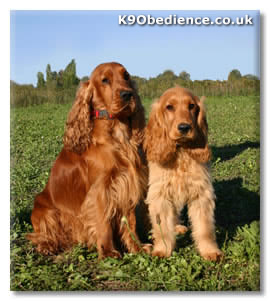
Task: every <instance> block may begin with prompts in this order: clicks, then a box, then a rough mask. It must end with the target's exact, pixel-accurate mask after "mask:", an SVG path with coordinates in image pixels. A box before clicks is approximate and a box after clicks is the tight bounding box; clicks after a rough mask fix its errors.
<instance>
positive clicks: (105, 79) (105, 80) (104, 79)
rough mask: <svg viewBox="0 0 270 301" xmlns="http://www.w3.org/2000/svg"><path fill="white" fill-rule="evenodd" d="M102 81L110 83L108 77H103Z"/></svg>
mask: <svg viewBox="0 0 270 301" xmlns="http://www.w3.org/2000/svg"><path fill="white" fill-rule="evenodd" d="M102 82H103V84H109V83H110V81H109V80H108V78H106V77H105V78H103V79H102Z"/></svg>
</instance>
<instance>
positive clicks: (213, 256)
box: [201, 249, 224, 261]
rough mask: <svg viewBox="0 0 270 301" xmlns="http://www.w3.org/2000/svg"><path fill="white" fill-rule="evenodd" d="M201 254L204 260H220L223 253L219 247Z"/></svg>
mask: <svg viewBox="0 0 270 301" xmlns="http://www.w3.org/2000/svg"><path fill="white" fill-rule="evenodd" d="M201 256H202V257H203V258H204V259H206V260H211V261H220V260H221V259H222V257H223V256H224V254H223V252H221V251H220V250H219V249H215V250H212V251H208V252H205V253H201Z"/></svg>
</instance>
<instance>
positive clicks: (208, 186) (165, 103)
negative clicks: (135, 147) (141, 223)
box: [144, 86, 222, 260]
mask: <svg viewBox="0 0 270 301" xmlns="http://www.w3.org/2000/svg"><path fill="white" fill-rule="evenodd" d="M207 134H208V125H207V121H206V115H205V109H204V105H203V99H199V98H198V97H197V96H194V95H193V94H192V93H191V92H190V91H189V90H187V89H184V88H181V87H178V86H177V87H175V88H171V89H169V90H167V91H166V92H165V93H164V94H163V95H162V96H161V97H160V99H159V100H157V101H156V102H155V103H154V104H153V106H152V111H151V113H150V118H149V122H148V125H147V127H146V131H145V141H144V149H145V151H146V154H147V159H148V162H149V163H148V165H149V190H148V195H147V199H146V203H147V204H148V206H149V211H150V218H151V223H152V231H153V239H154V249H153V252H152V254H153V255H156V256H160V257H166V256H170V255H171V253H172V251H173V249H174V247H175V241H176V238H175V237H176V232H178V233H182V232H185V230H186V229H185V227H184V226H181V225H179V224H178V215H179V214H180V212H181V210H182V208H183V207H184V206H185V205H187V206H188V216H189V218H190V221H191V225H192V235H193V238H194V241H195V244H196V247H197V249H198V251H199V253H200V254H201V256H202V257H204V258H205V259H209V260H217V259H219V258H220V257H221V256H222V252H221V251H220V250H219V248H218V246H217V243H216V239H215V220H214V209H215V193H214V189H213V185H212V181H211V176H210V173H209V165H208V162H209V160H210V157H211V151H210V149H209V145H208V142H207Z"/></svg>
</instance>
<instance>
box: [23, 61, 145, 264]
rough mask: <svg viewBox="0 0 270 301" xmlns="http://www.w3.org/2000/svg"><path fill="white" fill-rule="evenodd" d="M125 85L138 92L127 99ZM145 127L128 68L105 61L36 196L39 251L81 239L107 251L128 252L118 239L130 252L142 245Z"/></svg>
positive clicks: (74, 111) (80, 96)
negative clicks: (100, 113)
mask: <svg viewBox="0 0 270 301" xmlns="http://www.w3.org/2000/svg"><path fill="white" fill-rule="evenodd" d="M104 79H105V80H104ZM123 91H129V92H131V93H132V94H131V96H130V99H128V100H126V99H123V97H122V96H121V95H120V93H121V92H123ZM93 109H95V110H107V111H108V112H109V113H110V114H111V115H112V116H113V118H112V119H95V118H93V117H92V116H91V114H90V111H91V110H93ZM144 126H145V120H144V109H143V106H142V105H141V102H140V98H139V96H138V94H137V93H136V90H135V89H134V86H133V83H132V81H131V80H130V78H129V75H128V73H127V71H126V70H125V68H124V67H123V66H122V65H120V64H118V63H106V64H101V65H99V66H98V67H97V68H96V69H95V70H94V71H93V73H92V75H91V77H90V79H89V80H88V81H87V82H84V83H82V84H81V85H80V88H79V90H78V92H77V95H76V99H75V102H74V104H73V106H72V108H71V111H70V113H69V114H68V118H67V122H66V130H65V134H64V138H63V141H64V147H63V149H62V151H61V152H60V154H59V156H58V157H57V159H56V161H55V163H54V165H53V167H52V170H51V174H50V177H49V181H48V183H47V185H46V187H45V189H44V190H43V191H42V192H41V193H40V194H38V195H37V196H36V199H35V202H34V209H33V211H32V216H31V220H32V224H33V228H34V233H32V234H29V235H28V238H29V239H30V240H31V241H32V242H33V243H34V244H36V245H37V250H38V251H40V252H42V253H44V254H51V253H57V252H59V251H61V250H64V249H66V248H69V247H70V246H72V245H73V244H75V243H83V244H86V245H87V246H88V247H89V248H91V247H92V246H94V245H96V246H97V249H98V253H99V258H103V257H106V256H114V257H118V256H120V253H119V252H118V250H117V246H118V245H117V243H118V244H120V248H125V249H126V250H128V251H129V252H138V251H140V250H141V246H140V244H138V241H139V239H138V237H137V234H136V219H135V207H136V206H137V205H138V204H139V200H140V199H142V198H145V195H146V186H147V166H146V165H144V164H143V161H142V159H143V158H142V156H141V155H142V154H143V153H142V151H141V143H142V140H143V129H144ZM123 216H125V217H126V219H127V223H128V226H127V224H125V223H123V222H122V218H123ZM130 231H131V233H130ZM134 237H135V239H134Z"/></svg>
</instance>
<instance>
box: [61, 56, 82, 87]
mask: <svg viewBox="0 0 270 301" xmlns="http://www.w3.org/2000/svg"><path fill="white" fill-rule="evenodd" d="M78 82H79V79H78V78H77V76H76V63H75V60H74V59H73V60H72V61H71V62H70V63H69V64H68V65H67V67H66V68H65V70H64V72H63V87H64V88H69V87H71V86H74V85H77V84H78Z"/></svg>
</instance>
